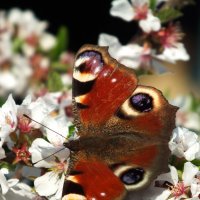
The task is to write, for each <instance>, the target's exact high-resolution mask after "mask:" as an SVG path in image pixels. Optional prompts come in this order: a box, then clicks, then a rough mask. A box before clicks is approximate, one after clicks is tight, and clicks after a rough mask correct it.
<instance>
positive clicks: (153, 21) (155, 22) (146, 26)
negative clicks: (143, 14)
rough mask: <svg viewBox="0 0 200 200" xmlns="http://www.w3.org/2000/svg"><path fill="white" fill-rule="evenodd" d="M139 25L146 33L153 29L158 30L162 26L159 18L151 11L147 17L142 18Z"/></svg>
mask: <svg viewBox="0 0 200 200" xmlns="http://www.w3.org/2000/svg"><path fill="white" fill-rule="evenodd" d="M139 26H140V27H141V29H142V30H143V31H144V32H146V33H150V32H151V31H158V30H160V28H161V24H160V20H159V18H157V17H155V16H153V15H152V13H151V12H150V11H149V12H148V14H147V18H146V19H143V20H140V22H139Z"/></svg>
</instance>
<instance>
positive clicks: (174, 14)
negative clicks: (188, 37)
mask: <svg viewBox="0 0 200 200" xmlns="http://www.w3.org/2000/svg"><path fill="white" fill-rule="evenodd" d="M182 15H183V13H182V12H180V11H179V10H176V9H174V8H165V9H161V10H160V11H158V12H157V14H156V16H157V17H158V18H159V19H160V21H161V22H162V23H166V22H169V21H172V20H174V19H176V18H178V17H181V16H182Z"/></svg>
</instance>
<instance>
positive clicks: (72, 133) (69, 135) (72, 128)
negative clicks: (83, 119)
mask: <svg viewBox="0 0 200 200" xmlns="http://www.w3.org/2000/svg"><path fill="white" fill-rule="evenodd" d="M74 131H75V126H74V125H71V126H69V134H68V138H70V137H71V136H73V135H74Z"/></svg>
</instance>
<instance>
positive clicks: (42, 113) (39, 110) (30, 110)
mask: <svg viewBox="0 0 200 200" xmlns="http://www.w3.org/2000/svg"><path fill="white" fill-rule="evenodd" d="M54 109H55V107H54V106H53V105H48V104H46V103H45V101H44V100H43V99H42V98H38V99H37V100H35V101H32V98H31V96H27V97H26V98H25V99H24V101H23V102H22V104H21V105H20V106H18V117H21V116H23V114H26V115H28V116H29V117H31V118H32V119H33V120H36V121H37V122H39V123H41V122H42V121H43V119H44V118H45V117H46V116H47V115H48V114H49V113H51V112H52V111H53V110H54ZM30 126H31V127H32V128H35V129H38V128H41V125H40V124H38V123H36V122H34V121H32V122H31V123H30Z"/></svg>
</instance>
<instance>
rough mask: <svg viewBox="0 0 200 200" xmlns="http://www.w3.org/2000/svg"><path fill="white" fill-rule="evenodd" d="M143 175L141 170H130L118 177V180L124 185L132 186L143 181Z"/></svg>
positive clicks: (143, 172)
mask: <svg viewBox="0 0 200 200" xmlns="http://www.w3.org/2000/svg"><path fill="white" fill-rule="evenodd" d="M144 174H145V171H144V170H143V169H142V168H131V169H128V170H126V171H124V172H123V173H122V174H121V175H120V180H121V181H122V182H123V183H124V184H126V185H134V184H137V183H139V182H140V181H142V180H143V178H144Z"/></svg>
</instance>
